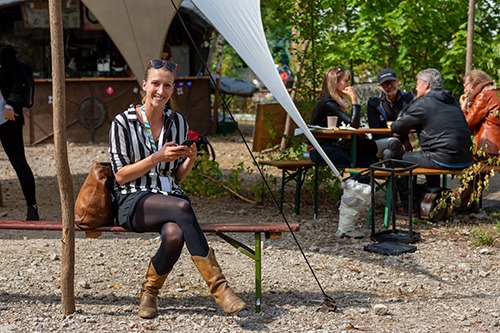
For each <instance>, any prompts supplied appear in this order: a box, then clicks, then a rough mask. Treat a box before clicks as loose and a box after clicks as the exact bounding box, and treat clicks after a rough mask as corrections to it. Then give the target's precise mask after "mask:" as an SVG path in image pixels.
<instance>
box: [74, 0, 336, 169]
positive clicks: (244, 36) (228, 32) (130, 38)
mask: <svg viewBox="0 0 500 333" xmlns="http://www.w3.org/2000/svg"><path fill="white" fill-rule="evenodd" d="M82 1H83V3H84V4H85V5H86V6H87V7H88V8H89V9H90V10H91V11H92V13H93V14H94V16H95V17H96V18H97V19H98V20H99V23H100V24H101V25H102V26H103V27H104V29H106V31H107V33H108V35H109V36H110V37H111V39H112V40H113V42H114V43H115V45H116V46H117V47H118V49H119V50H120V52H121V53H122V55H123V57H124V58H125V60H126V61H127V63H128V65H129V66H130V68H131V69H132V70H133V71H134V73H135V74H136V76H137V77H138V79H140V76H141V75H142V73H144V71H145V69H146V68H145V66H146V64H147V62H148V60H149V59H153V58H157V57H158V56H159V54H160V52H161V49H162V47H163V42H164V40H165V36H166V33H167V31H168V28H169V26H170V23H171V21H172V19H173V17H174V15H175V8H174V6H173V5H172V0H141V1H139V0H106V1H103V0H82ZM173 1H174V3H175V7H177V8H178V6H179V4H180V3H181V2H182V0H173ZM191 2H192V3H194V4H195V6H196V7H198V9H199V10H200V11H201V12H202V13H203V14H204V15H205V16H206V17H207V18H208V20H210V22H211V23H212V25H213V26H214V27H215V28H216V29H217V30H218V31H219V32H220V33H221V34H222V35H223V36H224V38H225V39H226V40H227V41H228V42H229V44H231V46H232V47H233V48H234V49H235V50H236V52H238V54H239V55H240V57H241V58H242V59H243V60H244V61H245V63H246V64H247V65H248V66H249V67H250V68H251V69H252V70H253V72H254V73H255V74H256V75H257V76H258V77H259V78H260V80H261V81H262V82H263V83H264V84H265V85H266V87H267V88H268V89H269V90H270V91H271V93H272V94H273V95H274V97H275V98H276V100H277V101H278V102H279V103H280V104H281V105H282V106H283V108H284V109H285V111H286V112H287V113H288V114H289V115H290V117H291V118H292V119H293V121H294V122H295V123H296V124H297V126H298V127H299V128H300V129H302V131H303V133H304V134H305V136H306V137H307V138H308V139H309V141H310V142H311V144H312V145H313V146H314V147H315V148H316V149H317V151H318V152H319V153H320V155H321V157H323V159H324V160H325V161H326V163H327V164H328V166H329V167H330V168H331V169H332V171H333V172H334V174H335V175H336V176H337V177H339V178H340V177H341V176H340V174H339V172H338V171H337V169H336V168H335V166H334V165H333V163H332V162H331V161H330V159H329V158H328V156H327V155H326V154H325V152H324V151H323V149H322V148H321V146H320V145H319V144H318V142H317V140H316V138H315V137H314V136H313V134H312V133H311V131H310V130H309V128H308V127H307V124H306V123H305V122H304V119H302V116H301V115H300V113H299V111H298V110H297V107H296V106H295V104H294V103H293V101H292V99H291V97H290V95H289V94H288V91H287V90H286V88H285V86H284V84H283V82H282V81H281V79H280V77H279V74H278V72H277V71H276V68H275V65H274V61H273V58H272V56H271V52H270V51H269V47H268V45H267V40H266V36H265V34H264V28H263V25H262V18H261V15H260V0H191Z"/></svg>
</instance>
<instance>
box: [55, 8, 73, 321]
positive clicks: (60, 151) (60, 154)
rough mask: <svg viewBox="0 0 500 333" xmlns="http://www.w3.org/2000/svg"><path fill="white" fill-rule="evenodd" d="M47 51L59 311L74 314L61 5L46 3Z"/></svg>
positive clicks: (69, 176) (71, 227) (69, 174)
mask: <svg viewBox="0 0 500 333" xmlns="http://www.w3.org/2000/svg"><path fill="white" fill-rule="evenodd" d="M49 15H50V48H51V54H52V96H53V97H54V99H53V104H52V106H53V110H54V123H53V125H54V146H55V160H56V170H57V179H58V184H59V194H60V196H61V211H62V238H61V244H62V255H61V311H62V313H63V314H64V315H69V314H72V313H74V312H75V290H74V280H75V213H74V201H73V200H74V196H73V181H72V179H71V172H70V169H69V163H68V151H67V145H66V104H65V103H66V90H65V74H64V53H63V52H64V45H63V26H62V4H61V1H58V0H49Z"/></svg>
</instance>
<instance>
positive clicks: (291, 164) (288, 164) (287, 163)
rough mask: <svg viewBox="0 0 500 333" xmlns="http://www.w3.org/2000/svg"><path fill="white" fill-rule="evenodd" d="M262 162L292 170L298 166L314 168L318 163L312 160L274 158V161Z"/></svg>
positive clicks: (262, 162) (281, 168)
mask: <svg viewBox="0 0 500 333" xmlns="http://www.w3.org/2000/svg"><path fill="white" fill-rule="evenodd" d="M260 164H262V165H269V166H273V167H276V168H278V169H280V170H291V171H295V170H297V169H298V168H312V167H313V166H315V165H316V163H315V162H313V161H311V160H273V161H261V162H260Z"/></svg>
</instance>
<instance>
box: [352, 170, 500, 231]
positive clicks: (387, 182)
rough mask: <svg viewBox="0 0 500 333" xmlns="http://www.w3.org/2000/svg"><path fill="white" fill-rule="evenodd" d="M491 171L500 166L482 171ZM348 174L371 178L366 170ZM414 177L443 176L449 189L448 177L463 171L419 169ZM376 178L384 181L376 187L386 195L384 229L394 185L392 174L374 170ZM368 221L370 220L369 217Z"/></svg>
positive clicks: (443, 185)
mask: <svg viewBox="0 0 500 333" xmlns="http://www.w3.org/2000/svg"><path fill="white" fill-rule="evenodd" d="M491 170H495V171H497V172H498V171H500V166H485V167H484V168H483V169H482V172H489V171H491ZM345 171H346V172H347V173H349V174H351V175H355V174H360V173H363V172H368V173H367V176H370V170H369V169H366V168H347V169H346V170H345ZM411 172H412V175H413V176H419V175H424V176H442V187H443V188H447V187H448V178H447V177H448V175H451V176H456V175H460V174H462V172H463V170H450V169H432V168H422V167H417V168H414V169H413V170H411ZM408 175H409V172H408V171H405V172H399V173H397V176H408ZM374 178H376V179H382V180H383V182H382V183H380V184H377V185H376V190H379V189H382V190H384V191H385V193H386V197H385V208H384V227H385V228H388V226H389V219H390V216H391V210H392V195H393V194H392V188H393V187H392V183H391V172H389V171H382V170H374ZM367 220H369V218H368V217H367Z"/></svg>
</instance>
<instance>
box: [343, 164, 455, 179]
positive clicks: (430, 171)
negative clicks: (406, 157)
mask: <svg viewBox="0 0 500 333" xmlns="http://www.w3.org/2000/svg"><path fill="white" fill-rule="evenodd" d="M396 170H397V169H396ZM345 171H346V172H347V173H350V174H359V173H362V172H365V171H366V172H368V173H367V176H369V175H370V169H367V168H347V169H346V170H345ZM462 171H463V170H461V169H460V170H449V169H431V168H421V167H418V168H415V169H413V170H412V174H413V175H414V176H418V175H428V176H433V175H459V174H461V173H462ZM394 174H395V175H396V176H408V175H409V172H408V171H404V172H397V171H396V172H395V173H394ZM390 176H391V172H389V171H382V170H375V177H378V178H386V177H390Z"/></svg>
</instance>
